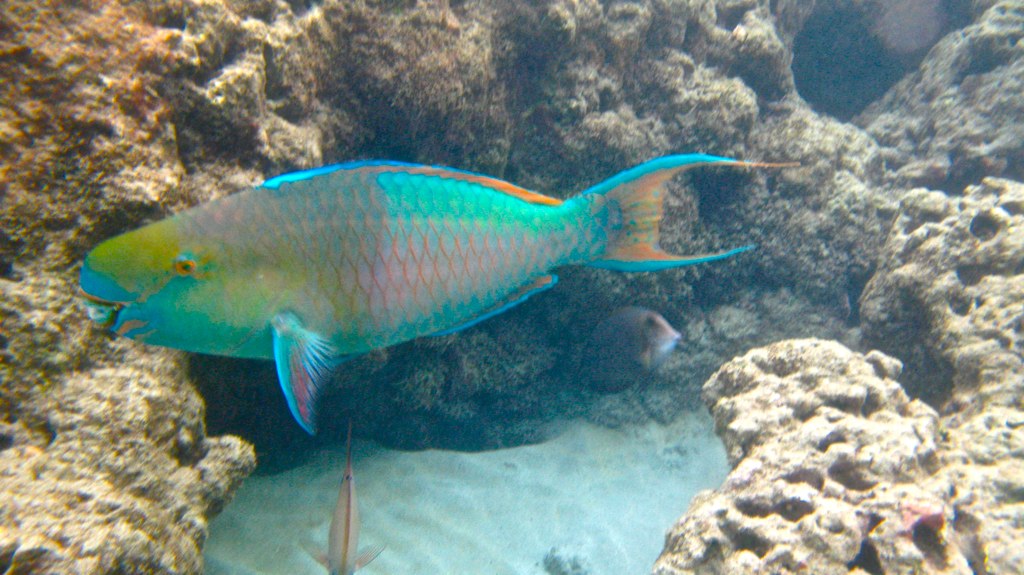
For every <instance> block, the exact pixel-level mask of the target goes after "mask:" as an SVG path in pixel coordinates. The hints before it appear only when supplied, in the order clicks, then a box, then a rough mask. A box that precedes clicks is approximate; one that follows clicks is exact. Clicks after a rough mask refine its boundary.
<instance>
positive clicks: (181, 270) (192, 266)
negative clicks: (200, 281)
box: [174, 254, 197, 276]
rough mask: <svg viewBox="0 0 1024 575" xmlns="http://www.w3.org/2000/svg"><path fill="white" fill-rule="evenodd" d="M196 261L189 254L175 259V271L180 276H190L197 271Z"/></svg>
mask: <svg viewBox="0 0 1024 575" xmlns="http://www.w3.org/2000/svg"><path fill="white" fill-rule="evenodd" d="M196 267H197V266H196V260H194V259H192V257H191V256H189V255H187V254H182V255H180V256H178V257H176V258H174V271H175V272H177V273H178V275H179V276H190V275H192V274H193V273H195V271H196Z"/></svg>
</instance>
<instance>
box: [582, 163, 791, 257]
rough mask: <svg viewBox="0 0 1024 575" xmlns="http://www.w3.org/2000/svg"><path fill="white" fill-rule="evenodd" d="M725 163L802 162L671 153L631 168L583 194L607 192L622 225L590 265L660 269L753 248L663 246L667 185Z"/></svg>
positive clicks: (617, 223) (619, 225)
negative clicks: (703, 250) (692, 251)
mask: <svg viewBox="0 0 1024 575" xmlns="http://www.w3.org/2000/svg"><path fill="white" fill-rule="evenodd" d="M711 164H723V165H730V166H741V167H786V166H793V165H796V164H770V163H756V162H742V161H739V160H734V159H732V158H723V157H719V156H709V155H706V154H685V155H676V156H665V157H662V158H658V159H656V160H651V161H649V162H647V163H644V164H640V165H639V166H636V167H634V168H631V169H629V170H626V171H625V172H622V173H620V174H618V175H616V176H614V177H612V178H610V179H608V180H605V181H604V182H601V183H600V184H598V185H596V186H594V187H592V188H590V189H588V190H587V191H585V192H583V193H584V194H601V195H604V196H606V197H607V198H608V200H609V204H610V206H611V207H612V208H613V209H614V208H618V215H619V218H616V219H618V221H617V222H616V223H615V224H613V225H615V226H617V227H618V229H617V230H612V233H610V234H609V236H610V237H611V240H610V241H609V245H608V248H607V249H606V250H605V252H604V254H602V256H601V258H600V259H598V260H596V261H593V262H590V263H589V265H591V266H594V267H599V268H606V269H611V270H617V271H626V272H647V271H657V270H663V269H668V268H674V267H679V266H687V265H692V264H699V263H704V262H711V261H715V260H720V259H724V258H727V257H730V256H734V255H736V254H738V253H741V252H744V251H747V250H749V249H751V248H753V247H754V246H743V247H739V248H734V249H731V250H728V251H724V252H718V253H711V254H698V255H688V256H679V255H674V254H669V253H666V252H664V251H662V250H661V248H659V247H658V240H659V238H660V235H661V234H660V227H661V218H662V215H663V204H664V194H665V188H664V187H665V184H666V183H667V182H668V181H669V180H671V179H672V178H673V177H674V176H675V175H676V174H678V173H679V172H681V171H683V170H687V169H690V168H695V167H698V166H706V165H711Z"/></svg>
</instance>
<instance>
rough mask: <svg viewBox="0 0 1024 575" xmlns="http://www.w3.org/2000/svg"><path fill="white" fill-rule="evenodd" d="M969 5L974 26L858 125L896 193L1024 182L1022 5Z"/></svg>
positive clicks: (933, 54) (941, 45)
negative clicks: (881, 156) (880, 152)
mask: <svg viewBox="0 0 1024 575" xmlns="http://www.w3.org/2000/svg"><path fill="white" fill-rule="evenodd" d="M973 4H974V6H975V10H976V11H977V12H978V17H977V18H976V19H975V21H974V22H972V23H970V25H968V26H966V27H964V28H963V29H962V30H961V31H960V32H959V33H954V34H949V35H947V36H946V37H944V38H943V39H942V40H940V41H939V42H938V43H937V44H936V45H935V47H934V48H933V49H932V50H931V51H930V52H929V53H928V55H927V57H926V58H925V59H924V61H923V62H921V65H920V66H919V67H918V69H917V70H915V71H913V72H912V73H910V74H908V75H907V76H906V77H905V78H903V79H902V80H901V81H900V82H899V83H898V84H896V86H894V87H893V89H892V90H890V91H889V92H888V93H887V94H886V95H885V97H884V98H881V99H880V100H879V101H877V102H876V103H874V104H872V105H871V106H870V107H869V108H868V109H867V110H866V111H865V112H864V113H863V114H861V115H860V116H859V117H858V118H857V119H856V123H857V124H858V125H861V126H864V127H865V129H866V130H867V131H868V133H870V134H871V135H872V136H873V137H875V138H876V139H877V140H878V142H879V144H880V145H881V146H883V147H884V148H885V157H886V162H887V164H888V170H891V171H892V172H893V174H892V177H893V179H894V180H895V181H896V182H898V183H899V184H900V185H901V186H905V187H915V186H927V187H930V188H932V189H940V190H945V191H946V192H948V193H950V194H959V193H960V191H961V190H962V189H963V188H964V187H965V186H967V185H970V184H976V183H978V182H980V181H981V179H982V178H984V177H986V176H1002V177H1006V178H1010V179H1014V180H1018V181H1020V180H1022V179H1024V143H1022V142H1024V128H1022V126H1024V102H1021V99H1020V98H1018V97H1016V94H1019V93H1020V92H1021V91H1022V90H1024V44H1022V42H1021V37H1022V30H1024V6H1022V5H1021V3H1020V2H1016V1H1004V2H974V3H973Z"/></svg>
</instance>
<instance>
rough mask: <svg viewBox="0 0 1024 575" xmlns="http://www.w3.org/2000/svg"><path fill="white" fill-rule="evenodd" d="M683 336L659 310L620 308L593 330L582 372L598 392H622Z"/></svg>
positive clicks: (582, 364)
mask: <svg viewBox="0 0 1024 575" xmlns="http://www.w3.org/2000/svg"><path fill="white" fill-rule="evenodd" d="M681 337H682V336H681V335H680V334H679V332H678V331H676V330H675V329H673V328H672V326H671V325H669V323H668V321H666V320H665V318H664V317H662V316H661V314H659V313H658V312H656V311H651V310H649V309H646V308H642V307H636V306H630V307H624V308H620V309H618V310H616V311H615V312H614V313H612V314H611V315H610V316H608V318H607V319H605V320H604V321H602V322H601V323H600V324H598V326H597V327H596V328H595V329H594V332H593V334H591V336H590V339H589V340H588V342H587V349H586V352H585V354H586V355H585V356H584V358H583V360H582V361H581V364H580V371H581V373H582V375H583V376H584V377H586V378H588V379H589V381H590V383H591V385H592V386H593V387H594V388H595V389H597V390H598V391H621V390H623V389H626V388H627V387H630V386H631V385H633V384H634V383H635V382H636V381H637V380H638V379H639V378H641V377H642V376H643V375H644V374H645V373H646V372H649V371H652V370H654V369H656V368H657V367H658V366H660V365H661V364H662V363H664V361H665V360H666V359H667V358H668V356H669V354H670V353H672V350H673V349H675V347H676V344H677V343H678V342H679V339H680V338H681Z"/></svg>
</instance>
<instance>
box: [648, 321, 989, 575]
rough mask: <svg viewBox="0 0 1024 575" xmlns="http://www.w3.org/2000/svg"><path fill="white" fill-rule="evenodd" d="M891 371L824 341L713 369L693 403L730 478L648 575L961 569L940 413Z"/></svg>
mask: <svg viewBox="0 0 1024 575" xmlns="http://www.w3.org/2000/svg"><path fill="white" fill-rule="evenodd" d="M900 368H901V366H900V363H899V362H898V361H897V360H895V359H893V358H891V357H888V356H886V355H884V354H881V353H879V352H871V353H869V354H867V355H862V354H859V353H855V352H852V351H850V350H849V349H847V348H845V347H843V346H841V345H839V344H836V343H832V342H826V341H821V340H790V341H784V342H780V343H777V344H773V345H771V346H768V347H766V348H760V349H755V350H753V351H751V352H749V353H747V354H746V355H745V356H743V357H740V358H736V359H734V360H733V361H731V362H729V363H727V364H726V365H724V366H723V367H722V368H721V369H720V370H719V371H718V372H717V373H716V374H715V375H714V376H713V377H712V378H711V379H710V380H708V382H707V384H705V387H704V400H705V401H706V402H707V404H708V407H710V408H711V412H712V414H713V416H714V417H715V427H716V431H717V432H718V434H719V436H720V437H721V438H722V440H723V441H724V442H725V446H726V450H727V452H728V454H729V458H730V461H731V462H732V464H733V470H732V472H731V473H730V474H729V476H728V478H727V479H726V481H725V483H724V484H723V485H722V487H720V488H719V489H717V490H715V491H713V492H703V493H701V494H699V495H697V496H696V497H695V498H694V500H693V502H692V503H691V505H690V509H689V511H688V512H687V514H686V515H684V516H683V517H682V518H681V519H680V520H679V522H678V523H677V524H676V525H675V527H673V529H672V531H671V532H670V533H669V535H668V538H667V541H666V544H665V548H664V551H663V552H662V555H661V557H660V558H659V559H658V561H657V563H656V564H655V567H654V571H653V572H654V573H656V574H658V575H668V574H682V573H773V574H784V573H818V574H822V575H830V574H840V573H848V572H851V571H852V572H867V573H909V572H913V571H914V570H915V569H924V568H926V567H927V569H929V570H930V571H929V572H934V573H965V574H966V573H971V567H970V566H971V565H972V563H971V562H972V561H974V560H976V559H977V558H976V557H975V556H974V555H973V554H972V553H973V550H972V549H970V548H969V546H962V545H963V544H962V542H961V541H960V539H959V536H958V534H957V533H956V532H955V530H954V522H955V521H956V520H957V518H958V517H959V516H958V514H957V511H956V510H955V508H954V502H953V501H954V497H955V496H954V495H953V493H954V492H955V490H952V491H951V489H950V487H951V483H950V481H949V480H948V479H947V478H946V477H945V476H944V475H943V474H942V473H939V471H940V462H941V459H940V455H939V453H940V450H941V449H942V445H941V439H940V434H939V428H938V424H939V418H938V415H937V414H936V412H935V411H934V410H932V409H931V408H929V407H928V406H927V405H925V404H924V403H922V402H920V401H917V400H910V399H909V398H908V397H907V396H906V394H905V393H904V392H903V389H902V387H901V386H900V384H899V382H898V380H897V378H898V377H899V375H900ZM958 488H959V487H958ZM965 547H966V548H965ZM858 569H859V570H860V571H857V570H858Z"/></svg>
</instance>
